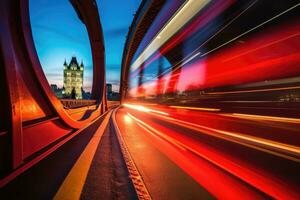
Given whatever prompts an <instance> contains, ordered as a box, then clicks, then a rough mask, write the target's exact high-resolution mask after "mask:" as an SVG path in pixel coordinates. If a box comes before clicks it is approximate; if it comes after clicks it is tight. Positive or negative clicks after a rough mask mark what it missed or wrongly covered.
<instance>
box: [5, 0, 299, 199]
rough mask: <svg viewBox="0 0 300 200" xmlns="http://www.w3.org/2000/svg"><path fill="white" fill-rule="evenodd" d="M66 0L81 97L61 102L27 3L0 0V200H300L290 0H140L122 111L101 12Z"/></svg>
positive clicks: (294, 13)
mask: <svg viewBox="0 0 300 200" xmlns="http://www.w3.org/2000/svg"><path fill="white" fill-rule="evenodd" d="M70 1H71V3H72V5H73V7H74V9H75V10H76V12H77V14H78V16H79V18H80V19H81V21H82V22H83V23H84V24H85V25H86V28H87V31H88V35H89V38H90V41H91V48H92V57H93V63H94V68H93V75H94V76H93V88H92V100H89V101H78V100H73V101H72V100H59V99H57V97H56V96H55V94H54V93H53V92H52V91H51V88H50V86H49V84H48V82H47V80H46V77H45V75H44V73H43V70H42V68H41V65H40V62H39V59H38V57H37V53H36V50H35V46H34V43H33V38H32V34H31V27H30V19H29V14H28V13H29V11H28V0H2V1H0V13H1V18H0V29H1V32H0V42H1V43H0V65H1V67H0V70H1V71H0V72H1V73H0V75H1V79H0V82H1V83H0V87H1V98H0V119H1V123H0V187H1V192H0V199H53V198H54V199H172V200H173V199H291V200H296V199H300V3H299V1H298V0H284V1H282V0H272V1H271V0H214V1H211V0H186V1H184V0H174V1H173V0H172V1H171V0H169V1H168V0H157V1H155V0H143V1H142V3H141V5H140V7H139V9H138V11H137V13H136V15H135V16H134V19H133V22H132V24H131V26H130V28H129V32H128V35H127V38H126V43H125V47H124V51H123V58H122V71H121V83H120V84H121V89H120V92H121V103H120V104H119V103H116V102H109V101H107V100H106V88H105V83H106V82H105V75H104V74H105V61H104V55H105V51H104V42H103V33H102V27H101V22H100V18H99V13H98V9H97V8H96V7H97V6H96V2H95V1H94V0H85V1H82V0H70ZM100 9H101V8H100Z"/></svg>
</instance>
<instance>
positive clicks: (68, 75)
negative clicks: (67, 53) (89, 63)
mask: <svg viewBox="0 0 300 200" xmlns="http://www.w3.org/2000/svg"><path fill="white" fill-rule="evenodd" d="M83 72H84V65H83V63H82V62H81V64H80V65H79V64H78V62H77V59H76V57H72V59H71V61H70V63H69V64H67V62H66V60H65V62H64V84H63V85H64V86H63V89H64V95H65V97H69V98H70V97H71V98H75V99H82V86H83Z"/></svg>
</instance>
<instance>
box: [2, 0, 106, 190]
mask: <svg viewBox="0 0 300 200" xmlns="http://www.w3.org/2000/svg"><path fill="white" fill-rule="evenodd" d="M71 3H72V5H73V7H74V9H75V11H76V12H77V14H78V17H79V18H80V19H81V20H82V22H83V23H84V24H85V25H86V28H87V31H88V35H89V38H90V42H91V48H92V58H93V63H94V69H93V88H92V99H94V100H96V105H95V108H94V109H93V112H92V113H91V114H90V115H89V116H88V117H82V118H78V116H77V117H72V114H70V113H72V112H67V111H66V110H65V108H64V106H63V104H62V103H61V102H60V100H58V99H57V97H56V96H55V94H54V93H53V92H52V90H51V88H50V86H49V84H48V82H47V79H46V77H45V75H44V73H43V70H42V67H41V65H40V62H39V59H38V56H37V52H36V50H35V47H34V42H33V38H32V33H31V25H30V19H29V8H28V7H29V5H28V4H29V2H28V0H12V1H11V0H4V1H1V2H0V12H1V19H0V29H1V32H0V64H1V67H0V70H1V71H0V72H1V98H0V99H1V100H0V116H1V118H0V121H1V125H0V186H1V185H4V184H6V183H7V182H8V181H10V180H11V179H12V178H14V177H15V176H17V175H18V174H19V173H21V172H22V171H24V170H26V169H27V168H29V167H30V166H32V165H33V164H34V163H36V162H38V160H40V159H42V158H43V157H45V156H47V155H48V154H49V153H50V152H51V151H53V150H54V149H55V148H57V147H58V146H59V145H61V144H62V143H63V142H64V141H65V140H67V139H68V138H69V137H72V135H74V133H76V130H78V129H80V128H83V127H85V126H86V125H87V124H89V123H90V122H92V121H93V120H95V119H96V118H98V117H99V116H100V115H102V114H103V113H104V112H105V111H106V110H107V102H106V96H105V93H106V92H105V66H104V65H105V64H104V53H105V52H104V43H103V33H102V28H101V23H100V19H99V13H98V8H97V6H96V2H95V1H94V0H87V1H79V0H72V1H71Z"/></svg>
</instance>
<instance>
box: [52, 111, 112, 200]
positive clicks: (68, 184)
mask: <svg viewBox="0 0 300 200" xmlns="http://www.w3.org/2000/svg"><path fill="white" fill-rule="evenodd" d="M110 116H111V112H109V113H108V114H107V115H106V117H105V119H104V120H103V122H102V123H101V125H100V126H99V128H98V129H97V131H96V133H95V134H94V136H93V137H92V139H91V140H90V142H89V143H88V145H87V146H86V148H85V149H84V151H83V152H82V154H81V155H80V157H79V158H78V160H77V161H76V163H75V165H74V166H73V167H72V169H71V171H70V172H69V174H68V176H67V177H66V179H65V180H64V182H63V183H62V185H61V186H60V188H59V190H58V191H57V193H56V194H55V196H54V200H60V199H63V200H69V199H70V200H76V199H80V196H81V192H82V189H83V186H84V183H85V181H86V177H87V175H88V171H89V169H90V166H91V163H92V161H93V158H94V156H95V153H96V150H97V147H98V144H99V142H100V140H101V137H102V135H103V133H104V131H105V128H106V127H107V124H108V122H109V119H110Z"/></svg>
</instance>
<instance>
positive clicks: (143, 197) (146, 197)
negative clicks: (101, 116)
mask: <svg viewBox="0 0 300 200" xmlns="http://www.w3.org/2000/svg"><path fill="white" fill-rule="evenodd" d="M119 108H120V107H118V108H116V109H115V110H114V111H113V114H112V120H113V125H114V128H115V130H116V135H117V138H118V141H119V144H120V147H121V151H122V154H123V158H124V160H125V163H126V166H127V169H128V172H129V176H130V178H131V181H132V184H133V186H134V189H135V191H136V194H137V196H138V199H139V200H151V199H152V198H151V196H150V194H149V191H148V189H147V187H146V185H145V183H144V180H143V178H142V176H141V174H140V172H139V170H138V168H137V167H136V165H135V163H134V160H133V158H132V156H131V154H130V152H129V150H128V148H127V145H126V143H125V141H124V139H123V136H122V135H121V131H120V129H119V127H118V125H117V121H116V112H117V110H118V109H119Z"/></svg>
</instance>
